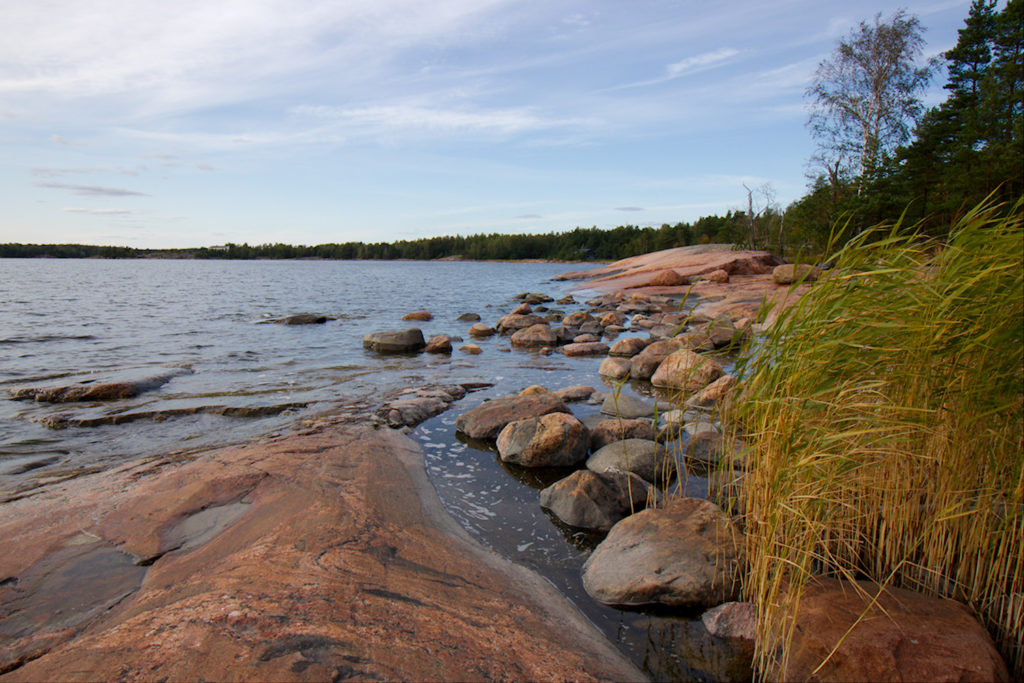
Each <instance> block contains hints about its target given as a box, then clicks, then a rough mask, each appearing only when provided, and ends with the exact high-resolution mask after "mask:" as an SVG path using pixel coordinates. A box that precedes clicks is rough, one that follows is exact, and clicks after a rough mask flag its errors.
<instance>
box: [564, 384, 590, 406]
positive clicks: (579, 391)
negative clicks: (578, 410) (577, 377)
mask: <svg viewBox="0 0 1024 683" xmlns="http://www.w3.org/2000/svg"><path fill="white" fill-rule="evenodd" d="M595 391H597V390H596V389H595V388H594V387H592V386H589V385H584V384H577V385H576V386H572V387H565V388H563V389H557V390H556V391H555V392H554V394H555V396H557V397H558V398H560V399H562V400H563V401H565V402H566V403H577V402H579V401H586V400H589V399H590V397H591V396H593V395H594V392H595Z"/></svg>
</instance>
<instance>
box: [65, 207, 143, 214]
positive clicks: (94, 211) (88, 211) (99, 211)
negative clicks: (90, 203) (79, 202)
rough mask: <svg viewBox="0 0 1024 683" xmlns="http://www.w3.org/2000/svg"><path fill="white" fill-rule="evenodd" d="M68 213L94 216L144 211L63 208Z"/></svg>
mask: <svg viewBox="0 0 1024 683" xmlns="http://www.w3.org/2000/svg"><path fill="white" fill-rule="evenodd" d="M61 211H65V212H67V213H84V214H89V215H92V216H136V215H139V214H141V213H143V212H142V211H132V210H131V209H81V208H66V209H61Z"/></svg>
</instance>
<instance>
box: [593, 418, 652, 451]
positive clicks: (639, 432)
mask: <svg viewBox="0 0 1024 683" xmlns="http://www.w3.org/2000/svg"><path fill="white" fill-rule="evenodd" d="M657 435H658V432H657V430H656V429H655V428H654V425H653V424H651V421H650V420H601V421H600V422H598V423H597V424H595V425H594V426H593V427H592V428H591V429H590V450H592V451H599V450H601V449H602V448H604V447H605V446H607V445H608V444H610V443H615V442H616V441H624V440H626V439H644V440H645V441H656V440H657Z"/></svg>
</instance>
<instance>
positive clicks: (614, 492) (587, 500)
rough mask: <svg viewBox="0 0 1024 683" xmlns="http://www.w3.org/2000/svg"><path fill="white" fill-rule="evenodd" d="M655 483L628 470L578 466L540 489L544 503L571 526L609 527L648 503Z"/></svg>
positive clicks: (545, 507) (598, 528) (599, 529)
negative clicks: (601, 469) (611, 470)
mask: <svg viewBox="0 0 1024 683" xmlns="http://www.w3.org/2000/svg"><path fill="white" fill-rule="evenodd" d="M650 492H651V485H650V484H648V483H647V482H645V481H644V480H643V479H641V478H640V477H638V476H637V475H635V474H632V473H628V472H600V473H598V472H591V471H590V470H577V471H576V472H573V473H572V474H571V475H569V476H568V477H566V478H565V479H561V480H559V481H557V482H555V483H554V484H552V485H551V486H549V487H547V488H546V489H544V490H543V491H541V492H540V506H541V507H542V508H544V509H545V510H549V511H550V512H551V514H553V515H555V516H556V517H558V518H559V519H560V520H562V521H563V522H565V523H566V524H568V525H569V526H574V527H579V528H582V529H595V530H598V531H608V530H609V529H611V528H612V527H613V526H614V525H615V523H616V522H618V521H619V520H621V519H622V518H624V517H626V516H628V515H631V514H633V513H634V512H638V511H640V510H643V509H644V508H646V507H647V502H648V498H649V495H650Z"/></svg>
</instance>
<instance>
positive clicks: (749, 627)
mask: <svg viewBox="0 0 1024 683" xmlns="http://www.w3.org/2000/svg"><path fill="white" fill-rule="evenodd" d="M700 620H701V622H702V623H703V624H704V628H706V629H707V630H708V633H710V634H711V635H713V636H715V637H716V638H723V639H725V640H741V641H744V642H745V643H749V644H750V645H753V644H754V640H755V637H756V632H757V605H755V604H754V603H752V602H727V603H724V604H721V605H719V606H718V607H712V608H711V609H709V610H708V611H707V612H705V613H704V614H702V615H700Z"/></svg>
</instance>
